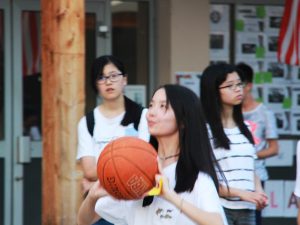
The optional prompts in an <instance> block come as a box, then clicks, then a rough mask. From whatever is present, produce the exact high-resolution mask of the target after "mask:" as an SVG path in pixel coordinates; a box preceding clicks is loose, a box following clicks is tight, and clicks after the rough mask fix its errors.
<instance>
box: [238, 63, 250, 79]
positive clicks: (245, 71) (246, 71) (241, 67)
mask: <svg viewBox="0 0 300 225" xmlns="http://www.w3.org/2000/svg"><path fill="white" fill-rule="evenodd" d="M236 70H237V73H238V74H239V76H240V77H241V79H242V81H244V82H246V83H253V74H254V73H253V69H252V68H251V66H249V65H248V64H246V63H243V62H241V63H238V64H237V65H236Z"/></svg>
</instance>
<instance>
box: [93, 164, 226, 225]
mask: <svg viewBox="0 0 300 225" xmlns="http://www.w3.org/2000/svg"><path fill="white" fill-rule="evenodd" d="M176 165H177V163H173V164H171V165H169V166H167V167H166V168H164V170H163V172H164V174H165V175H166V176H167V178H168V179H169V182H170V183H169V184H170V188H172V189H174V187H175V182H176V181H175V169H176ZM180 195H181V197H182V198H183V199H184V200H185V201H187V202H189V203H191V204H193V205H195V206H196V207H198V208H200V209H202V210H205V211H208V212H216V213H219V214H220V215H221V216H222V218H223V223H224V225H227V220H226V217H225V214H224V211H223V208H222V206H221V203H220V199H219V196H218V193H217V190H216V188H215V185H214V183H213V181H212V179H211V178H210V177H209V176H208V175H206V174H204V173H202V172H200V173H199V175H198V178H197V180H196V183H195V186H194V189H193V190H192V191H191V192H184V193H180ZM142 202H143V200H131V201H123V200H122V201H116V200H114V201H112V199H111V198H110V197H106V198H102V199H99V200H98V201H97V203H96V206H95V211H96V213H98V214H99V215H100V216H101V217H103V218H104V219H105V220H107V221H109V222H111V223H113V224H128V225H171V224H172V225H195V224H196V223H195V222H193V221H192V220H191V219H189V218H188V217H187V216H186V215H185V214H184V213H181V212H180V210H179V209H178V208H177V207H176V206H175V205H173V204H171V203H170V202H168V201H166V200H164V199H163V198H161V197H154V199H153V202H152V204H151V205H149V206H146V207H142Z"/></svg>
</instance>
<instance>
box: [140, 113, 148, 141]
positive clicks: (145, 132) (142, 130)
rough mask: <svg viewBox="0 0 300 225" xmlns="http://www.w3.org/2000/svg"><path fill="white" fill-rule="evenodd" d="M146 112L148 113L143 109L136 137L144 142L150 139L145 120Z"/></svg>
mask: <svg viewBox="0 0 300 225" xmlns="http://www.w3.org/2000/svg"><path fill="white" fill-rule="evenodd" d="M147 111H148V109H143V111H142V115H141V119H140V123H139V127H138V137H139V138H141V139H143V140H144V141H149V139H150V134H149V130H148V123H147V119H146V114H147Z"/></svg>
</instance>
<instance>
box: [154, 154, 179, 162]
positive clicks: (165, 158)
mask: <svg viewBox="0 0 300 225" xmlns="http://www.w3.org/2000/svg"><path fill="white" fill-rule="evenodd" d="M177 156H179V152H178V153H176V154H175V155H169V156H165V157H162V156H158V158H159V159H160V160H162V161H166V160H167V159H171V158H174V157H177Z"/></svg>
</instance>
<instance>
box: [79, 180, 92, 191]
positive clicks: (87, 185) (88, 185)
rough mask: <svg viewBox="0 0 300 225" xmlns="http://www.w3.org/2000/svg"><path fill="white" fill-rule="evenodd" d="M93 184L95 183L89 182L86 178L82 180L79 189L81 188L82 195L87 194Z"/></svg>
mask: <svg viewBox="0 0 300 225" xmlns="http://www.w3.org/2000/svg"><path fill="white" fill-rule="evenodd" d="M94 183H95V181H90V180H88V179H86V178H83V179H82V181H81V187H82V191H83V193H86V192H88V191H89V190H90V188H91V187H92V186H93V184H94Z"/></svg>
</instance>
